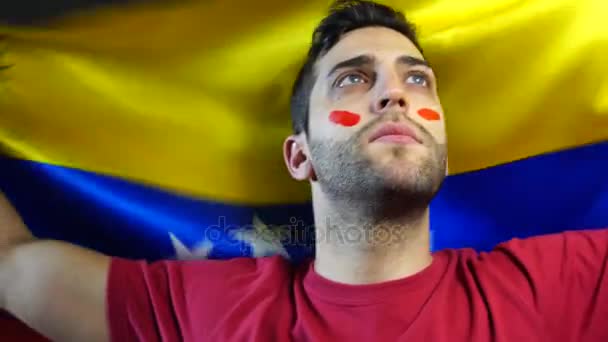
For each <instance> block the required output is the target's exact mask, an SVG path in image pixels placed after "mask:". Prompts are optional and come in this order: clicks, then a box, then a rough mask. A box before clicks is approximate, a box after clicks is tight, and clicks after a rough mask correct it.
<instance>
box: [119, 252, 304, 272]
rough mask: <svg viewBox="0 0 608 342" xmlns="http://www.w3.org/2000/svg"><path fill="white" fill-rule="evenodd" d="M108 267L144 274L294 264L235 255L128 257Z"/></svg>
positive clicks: (273, 268)
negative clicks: (160, 257) (153, 258)
mask: <svg viewBox="0 0 608 342" xmlns="http://www.w3.org/2000/svg"><path fill="white" fill-rule="evenodd" d="M111 268H112V269H114V270H117V271H118V270H129V271H131V272H138V271H139V272H144V273H158V272H160V273H175V272H178V273H181V274H206V275H210V274H216V273H221V274H233V273H238V274H241V275H242V274H247V273H265V272H282V271H286V272H287V271H290V270H291V269H293V268H294V266H293V265H292V264H291V263H290V261H289V260H287V259H285V258H284V257H282V256H280V255H275V256H267V257H258V258H250V257H238V258H230V259H190V260H158V261H153V262H148V261H143V260H128V259H124V258H118V257H114V258H112V262H111Z"/></svg>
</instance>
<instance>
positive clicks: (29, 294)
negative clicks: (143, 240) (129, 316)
mask: <svg viewBox="0 0 608 342" xmlns="http://www.w3.org/2000/svg"><path fill="white" fill-rule="evenodd" d="M108 268H109V258H108V257H107V256H104V255H101V254H99V253H95V252H92V251H88V250H86V249H83V248H80V247H77V246H74V245H70V244H68V243H64V242H59V241H49V240H37V239H35V238H34V237H33V236H32V235H31V233H30V232H29V231H28V229H27V227H26V226H25V224H24V223H23V222H22V220H21V219H20V217H19V215H18V214H17V212H16V211H15V210H14V209H13V207H12V206H11V205H10V203H9V202H8V201H7V200H6V198H5V197H4V195H2V194H0V309H5V310H7V311H9V312H10V313H12V314H13V315H15V316H16V317H18V318H19V319H21V320H23V321H24V322H25V323H27V324H28V325H29V326H31V327H32V328H34V329H35V330H37V331H39V332H40V333H42V334H43V335H45V336H47V337H49V338H51V339H52V340H56V341H106V340H108V328H107V323H106V322H107V321H106V317H105V289H106V279H107V275H108Z"/></svg>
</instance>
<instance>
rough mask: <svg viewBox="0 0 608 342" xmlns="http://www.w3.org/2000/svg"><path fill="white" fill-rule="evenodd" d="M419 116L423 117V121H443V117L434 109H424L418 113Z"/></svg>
mask: <svg viewBox="0 0 608 342" xmlns="http://www.w3.org/2000/svg"><path fill="white" fill-rule="evenodd" d="M418 115H420V117H422V118H423V119H426V120H429V121H437V120H439V119H441V115H439V113H437V112H436V111H434V110H432V109H428V108H422V109H420V110H419V111H418Z"/></svg>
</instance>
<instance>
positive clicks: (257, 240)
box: [231, 214, 289, 259]
mask: <svg viewBox="0 0 608 342" xmlns="http://www.w3.org/2000/svg"><path fill="white" fill-rule="evenodd" d="M252 223H253V229H238V230H235V231H233V232H231V234H232V236H233V237H234V238H235V239H237V240H239V241H244V242H247V243H249V245H250V246H251V249H252V257H254V258H259V257H265V256H273V255H281V256H283V257H284V258H286V259H289V254H288V253H287V251H286V250H285V247H283V244H282V242H281V238H280V237H281V234H282V233H284V231H283V230H282V229H283V228H281V227H278V226H277V227H275V230H274V231H273V230H271V229H270V228H269V227H268V226H267V225H266V224H265V223H264V222H262V220H260V218H259V217H258V215H255V214H254V215H253V222H252Z"/></svg>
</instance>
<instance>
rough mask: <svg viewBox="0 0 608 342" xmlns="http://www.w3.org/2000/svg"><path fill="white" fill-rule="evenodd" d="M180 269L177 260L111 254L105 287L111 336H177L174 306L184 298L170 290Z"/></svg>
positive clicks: (136, 338) (138, 338) (167, 338)
mask: <svg viewBox="0 0 608 342" xmlns="http://www.w3.org/2000/svg"><path fill="white" fill-rule="evenodd" d="M180 273H181V272H180V267H179V263H177V262H175V263H173V262H166V261H163V262H157V263H153V264H148V263H146V262H144V261H130V260H125V259H120V258H113V259H112V261H111V264H110V273H109V276H108V282H107V290H106V300H107V303H106V305H107V318H108V324H109V330H110V337H111V340H112V341H161V340H163V341H178V340H181V336H180V334H181V332H182V331H183V327H181V326H180V322H179V319H178V317H177V316H178V312H177V310H179V307H180V302H181V301H183V300H184V299H183V296H182V295H180V294H179V292H178V291H175V290H174V289H175V287H178V286H179V285H180V284H179V282H180Z"/></svg>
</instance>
